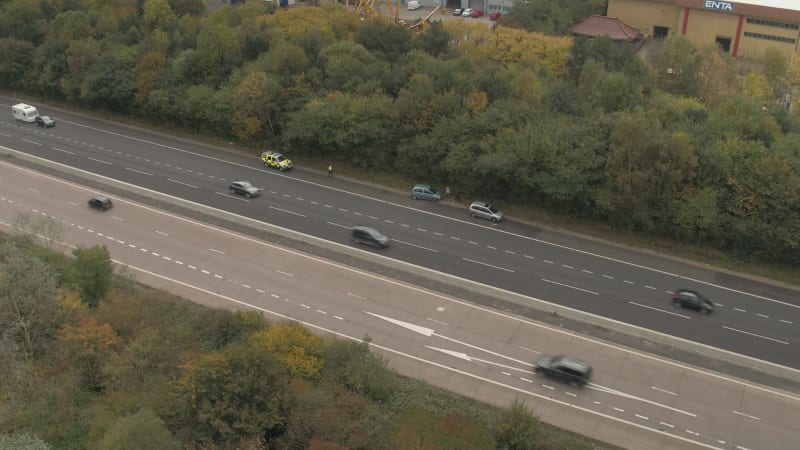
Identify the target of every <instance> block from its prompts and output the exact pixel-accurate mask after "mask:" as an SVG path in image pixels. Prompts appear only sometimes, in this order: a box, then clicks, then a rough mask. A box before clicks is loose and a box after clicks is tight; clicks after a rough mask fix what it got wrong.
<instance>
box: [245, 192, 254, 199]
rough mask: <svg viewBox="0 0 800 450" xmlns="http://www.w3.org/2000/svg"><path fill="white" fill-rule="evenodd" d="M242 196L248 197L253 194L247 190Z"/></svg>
mask: <svg viewBox="0 0 800 450" xmlns="http://www.w3.org/2000/svg"><path fill="white" fill-rule="evenodd" d="M244 196H245V197H247V198H250V197H252V196H253V194H251V193H249V192H245V193H244Z"/></svg>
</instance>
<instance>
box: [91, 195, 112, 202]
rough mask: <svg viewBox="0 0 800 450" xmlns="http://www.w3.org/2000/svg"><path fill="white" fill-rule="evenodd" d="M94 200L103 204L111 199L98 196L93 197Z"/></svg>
mask: <svg viewBox="0 0 800 450" xmlns="http://www.w3.org/2000/svg"><path fill="white" fill-rule="evenodd" d="M92 200H99V201H101V202H104V201H106V200H111V199H110V198H108V197H106V196H105V195H97V196H94V197H92Z"/></svg>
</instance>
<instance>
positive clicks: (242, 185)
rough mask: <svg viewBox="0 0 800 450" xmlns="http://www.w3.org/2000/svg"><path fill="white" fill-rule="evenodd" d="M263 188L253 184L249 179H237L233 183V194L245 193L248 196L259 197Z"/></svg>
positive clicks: (231, 188)
mask: <svg viewBox="0 0 800 450" xmlns="http://www.w3.org/2000/svg"><path fill="white" fill-rule="evenodd" d="M262 190H263V189H261V188H257V187H255V186H253V184H252V183H250V182H249V181H244V180H236V181H234V182H232V183H231V185H230V191H231V194H239V195H244V196H245V197H247V198H250V197H258V196H259V195H261V191H262Z"/></svg>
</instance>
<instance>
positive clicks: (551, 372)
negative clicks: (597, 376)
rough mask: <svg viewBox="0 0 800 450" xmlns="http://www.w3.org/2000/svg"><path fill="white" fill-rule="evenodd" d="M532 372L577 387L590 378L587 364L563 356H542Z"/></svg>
mask: <svg viewBox="0 0 800 450" xmlns="http://www.w3.org/2000/svg"><path fill="white" fill-rule="evenodd" d="M533 371H534V372H536V373H541V374H542V375H544V376H546V377H551V378H556V379H560V380H562V381H566V382H567V383H569V384H571V385H573V386H579V387H582V386H585V385H586V384H587V383H589V381H590V380H591V378H592V367H591V366H590V365H589V364H586V362H584V361H581V360H580V359H578V358H573V357H571V356H563V355H560V356H542V357H541V358H539V359H538V360H537V361H536V363H535V364H534V368H533Z"/></svg>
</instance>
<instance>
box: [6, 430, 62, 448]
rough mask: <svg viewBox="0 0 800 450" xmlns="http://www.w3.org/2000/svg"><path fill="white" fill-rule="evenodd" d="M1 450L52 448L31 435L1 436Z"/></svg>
mask: <svg viewBox="0 0 800 450" xmlns="http://www.w3.org/2000/svg"><path fill="white" fill-rule="evenodd" d="M0 450H50V446H49V445H48V444H47V442H45V441H43V440H41V439H39V438H38V437H36V436H31V435H29V434H0Z"/></svg>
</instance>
